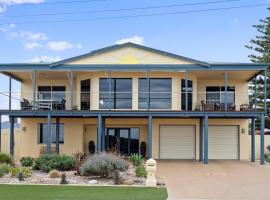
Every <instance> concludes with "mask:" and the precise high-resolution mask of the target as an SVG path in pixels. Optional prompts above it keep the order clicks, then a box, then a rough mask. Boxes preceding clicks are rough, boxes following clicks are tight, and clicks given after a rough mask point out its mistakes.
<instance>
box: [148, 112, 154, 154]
mask: <svg viewBox="0 0 270 200" xmlns="http://www.w3.org/2000/svg"><path fill="white" fill-rule="evenodd" d="M152 121H153V120H152V113H149V116H148V159H150V158H152Z"/></svg>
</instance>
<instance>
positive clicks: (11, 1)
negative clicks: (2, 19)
mask: <svg viewBox="0 0 270 200" xmlns="http://www.w3.org/2000/svg"><path fill="white" fill-rule="evenodd" d="M43 2H45V0H0V13H3V12H5V11H6V10H7V6H10V5H16V4H39V3H43Z"/></svg>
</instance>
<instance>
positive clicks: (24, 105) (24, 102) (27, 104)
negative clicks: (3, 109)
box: [20, 98, 34, 110]
mask: <svg viewBox="0 0 270 200" xmlns="http://www.w3.org/2000/svg"><path fill="white" fill-rule="evenodd" d="M20 103H21V109H22V110H32V109H33V108H34V106H33V105H31V104H30V102H29V101H28V100H27V99H25V98H23V100H22V101H21V102H20Z"/></svg>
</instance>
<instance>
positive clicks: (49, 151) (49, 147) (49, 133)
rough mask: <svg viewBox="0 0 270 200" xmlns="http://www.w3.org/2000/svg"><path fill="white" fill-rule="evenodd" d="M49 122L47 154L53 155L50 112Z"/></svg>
mask: <svg viewBox="0 0 270 200" xmlns="http://www.w3.org/2000/svg"><path fill="white" fill-rule="evenodd" d="M47 121H48V122H47V154H51V134H52V118H51V113H50V112H49V113H48V115H47Z"/></svg>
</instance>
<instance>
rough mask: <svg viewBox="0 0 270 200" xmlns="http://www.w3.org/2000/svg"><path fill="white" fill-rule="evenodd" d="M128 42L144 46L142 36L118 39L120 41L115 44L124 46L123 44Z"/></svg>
mask: <svg viewBox="0 0 270 200" xmlns="http://www.w3.org/2000/svg"><path fill="white" fill-rule="evenodd" d="M128 42H132V43H135V44H140V45H143V44H144V38H143V37H142V36H137V35H135V36H133V37H130V38H123V39H120V40H118V41H116V42H115V44H124V43H128Z"/></svg>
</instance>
